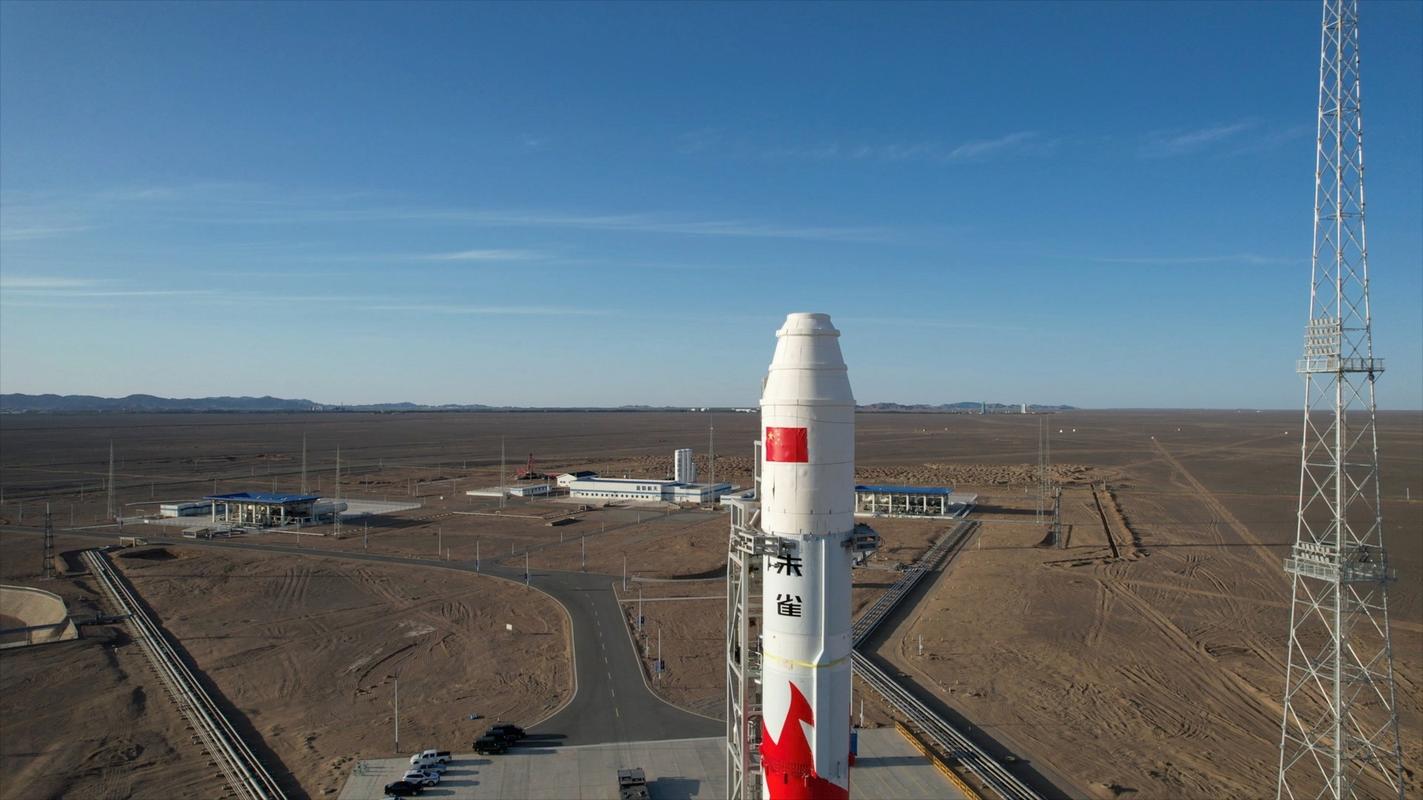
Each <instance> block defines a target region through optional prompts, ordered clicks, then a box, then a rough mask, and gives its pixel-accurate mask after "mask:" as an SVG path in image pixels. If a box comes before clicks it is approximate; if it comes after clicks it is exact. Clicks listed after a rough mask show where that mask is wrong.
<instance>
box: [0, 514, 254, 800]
mask: <svg viewBox="0 0 1423 800" xmlns="http://www.w3.org/2000/svg"><path fill="white" fill-rule="evenodd" d="M57 546H58V547H59V548H60V549H61V550H63V549H64V548H68V547H75V546H83V545H82V543H79V542H78V541H77V540H69V539H66V538H65V537H62V536H61V537H59V538H58V540H57ZM39 567H40V540H39V539H38V538H36V537H33V536H22V535H15V534H0V576H3V580H4V581H5V582H6V583H14V584H21V585H26V586H35V587H38V588H42V589H45V590H48V591H52V592H55V593H56V594H59V595H60V596H62V597H64V599H65V602H66V603H67V604H68V606H69V612H70V613H71V614H75V615H83V614H93V613H94V612H95V611H98V610H100V609H101V606H102V601H101V600H100V598H99V596H98V595H97V594H96V593H95V592H94V591H93V590H91V587H90V586H89V584H88V582H87V581H86V580H85V579H84V578H82V577H81V578H74V579H71V578H56V579H51V580H46V579H44V578H42V577H41V576H40V575H41V573H40V570H39ZM83 635H84V638H82V639H79V640H77V641H72V642H61V643H58V644H49V645H42V646H38V647H27V648H20V649H16V650H6V651H4V652H3V653H0V798H16V800H18V799H19V798H31V797H95V798H108V799H110V800H122V798H130V797H132V798H140V797H153V796H155V795H168V796H173V797H196V798H219V797H222V796H223V795H224V794H226V787H225V786H223V785H221V784H220V782H214V781H213V780H212V779H211V774H212V772H213V769H212V768H211V767H210V766H208V759H207V756H206V755H204V754H203V752H202V749H201V747H200V746H199V745H197V744H194V743H193V741H192V732H191V731H189V730H188V728H187V726H186V724H185V722H184V721H183V718H182V715H181V714H180V713H179V712H178V709H177V708H176V707H175V706H174V705H173V704H172V702H170V701H169V699H168V696H167V693H166V690H165V689H164V688H163V685H162V683H160V682H159V680H158V679H157V678H156V677H155V676H154V675H153V673H152V672H151V671H150V670H149V668H148V662H147V659H145V658H144V655H143V653H142V651H140V649H139V648H138V647H137V646H136V645H134V644H132V642H131V641H130V640H129V639H128V637H127V636H125V635H123V633H122V629H121V628H109V627H86V628H84V633H83Z"/></svg>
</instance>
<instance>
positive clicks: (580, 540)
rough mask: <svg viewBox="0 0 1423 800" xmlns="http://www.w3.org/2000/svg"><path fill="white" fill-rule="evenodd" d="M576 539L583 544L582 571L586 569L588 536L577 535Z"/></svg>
mask: <svg viewBox="0 0 1423 800" xmlns="http://www.w3.org/2000/svg"><path fill="white" fill-rule="evenodd" d="M578 541H579V542H581V543H582V544H583V568H582V569H583V571H584V572H587V571H588V537H587V536H579V537H578Z"/></svg>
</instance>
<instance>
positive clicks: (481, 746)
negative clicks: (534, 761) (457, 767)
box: [474, 736, 509, 755]
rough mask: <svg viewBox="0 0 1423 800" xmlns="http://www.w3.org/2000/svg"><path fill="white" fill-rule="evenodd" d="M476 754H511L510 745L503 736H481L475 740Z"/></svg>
mask: <svg viewBox="0 0 1423 800" xmlns="http://www.w3.org/2000/svg"><path fill="white" fill-rule="evenodd" d="M474 752H476V753H479V754H481V755H491V754H492V755H498V754H500V753H507V752H509V743H508V742H506V741H504V737H502V736H481V737H479V738H478V739H475V740H474Z"/></svg>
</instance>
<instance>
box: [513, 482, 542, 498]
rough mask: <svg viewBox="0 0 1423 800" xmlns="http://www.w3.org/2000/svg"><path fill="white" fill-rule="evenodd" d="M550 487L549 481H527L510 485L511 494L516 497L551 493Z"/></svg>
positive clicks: (539, 495)
mask: <svg viewBox="0 0 1423 800" xmlns="http://www.w3.org/2000/svg"><path fill="white" fill-rule="evenodd" d="M549 490H550V487H549V485H548V484H547V483H527V484H522V485H519V486H510V487H509V494H511V495H513V496H514V497H542V496H543V495H546V494H548V493H549Z"/></svg>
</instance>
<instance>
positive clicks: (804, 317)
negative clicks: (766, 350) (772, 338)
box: [776, 311, 840, 336]
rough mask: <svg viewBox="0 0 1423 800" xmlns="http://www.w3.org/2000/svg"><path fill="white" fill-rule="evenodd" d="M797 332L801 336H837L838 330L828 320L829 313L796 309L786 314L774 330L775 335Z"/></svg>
mask: <svg viewBox="0 0 1423 800" xmlns="http://www.w3.org/2000/svg"><path fill="white" fill-rule="evenodd" d="M787 334H799V335H802V336H839V335H840V331H838V330H836V329H835V325H834V324H833V323H831V322H830V315H829V314H820V313H815V312H808V311H797V312H795V313H791V314H787V315H786V322H785V324H784V325H782V326H781V329H780V330H778V331H776V336H785V335H787Z"/></svg>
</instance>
